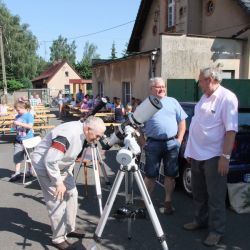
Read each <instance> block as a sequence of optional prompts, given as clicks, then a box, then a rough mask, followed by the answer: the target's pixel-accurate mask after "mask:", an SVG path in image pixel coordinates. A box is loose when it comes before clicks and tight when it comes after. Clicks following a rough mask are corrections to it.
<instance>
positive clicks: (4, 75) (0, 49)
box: [0, 26, 8, 102]
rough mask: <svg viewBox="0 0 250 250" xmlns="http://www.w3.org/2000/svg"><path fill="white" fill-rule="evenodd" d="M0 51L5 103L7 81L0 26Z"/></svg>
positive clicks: (0, 28)
mask: <svg viewBox="0 0 250 250" xmlns="http://www.w3.org/2000/svg"><path fill="white" fill-rule="evenodd" d="M0 51H1V63H2V74H3V93H4V96H5V100H6V102H7V93H8V92H7V81H6V72H5V60H4V50H3V27H2V26H0Z"/></svg>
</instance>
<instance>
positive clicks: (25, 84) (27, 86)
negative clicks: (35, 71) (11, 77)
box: [20, 77, 33, 89]
mask: <svg viewBox="0 0 250 250" xmlns="http://www.w3.org/2000/svg"><path fill="white" fill-rule="evenodd" d="M20 82H21V83H22V85H23V88H24V89H32V88H33V85H32V81H31V80H30V79H28V78H27V77H24V78H23V79H21V81H20Z"/></svg>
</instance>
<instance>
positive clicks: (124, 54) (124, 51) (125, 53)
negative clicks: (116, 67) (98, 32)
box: [122, 43, 129, 57]
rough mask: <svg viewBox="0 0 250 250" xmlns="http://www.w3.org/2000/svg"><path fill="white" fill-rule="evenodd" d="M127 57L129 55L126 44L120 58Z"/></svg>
mask: <svg viewBox="0 0 250 250" xmlns="http://www.w3.org/2000/svg"><path fill="white" fill-rule="evenodd" d="M128 55H129V53H128V43H126V44H125V48H124V50H123V51H122V56H123V57H125V56H128Z"/></svg>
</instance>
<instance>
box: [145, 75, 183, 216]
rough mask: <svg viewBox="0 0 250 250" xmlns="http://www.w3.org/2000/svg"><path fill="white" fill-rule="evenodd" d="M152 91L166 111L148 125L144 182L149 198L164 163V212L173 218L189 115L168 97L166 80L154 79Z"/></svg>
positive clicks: (159, 112) (162, 209) (151, 85)
mask: <svg viewBox="0 0 250 250" xmlns="http://www.w3.org/2000/svg"><path fill="white" fill-rule="evenodd" d="M149 87H150V94H151V95H153V96H156V97H157V98H159V99H160V101H161V103H162V106H163V107H162V109H160V110H159V111H158V112H157V113H155V114H154V115H153V116H152V117H151V118H150V119H149V120H148V121H146V123H145V135H146V137H147V143H146V146H145V147H144V149H145V156H146V163H145V167H144V170H145V178H144V182H145V185H146V187H147V189H148V192H149V194H152V193H153V190H154V187H155V181H156V178H157V177H158V176H159V170H160V166H161V162H162V163H163V166H164V175H165V178H164V187H165V197H164V204H163V206H162V207H160V212H161V213H164V214H172V213H173V212H174V210H175V209H174V207H173V204H172V196H173V192H174V188H175V178H176V177H177V176H178V172H179V169H178V154H179V149H180V145H181V142H182V139H183V136H184V133H185V130H186V121H185V119H186V118H187V114H186V113H185V111H184V110H183V109H182V107H181V105H180V104H179V102H178V101H177V100H176V99H174V98H173V97H169V96H166V94H167V90H166V86H165V82H164V79H163V78H161V77H155V78H152V79H150V82H149Z"/></svg>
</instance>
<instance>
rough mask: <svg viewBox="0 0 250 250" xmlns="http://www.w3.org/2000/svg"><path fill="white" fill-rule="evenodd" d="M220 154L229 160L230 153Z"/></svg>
mask: <svg viewBox="0 0 250 250" xmlns="http://www.w3.org/2000/svg"><path fill="white" fill-rule="evenodd" d="M221 156H222V157H224V158H226V159H227V160H228V161H230V157H231V155H227V154H222V155H221Z"/></svg>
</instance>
